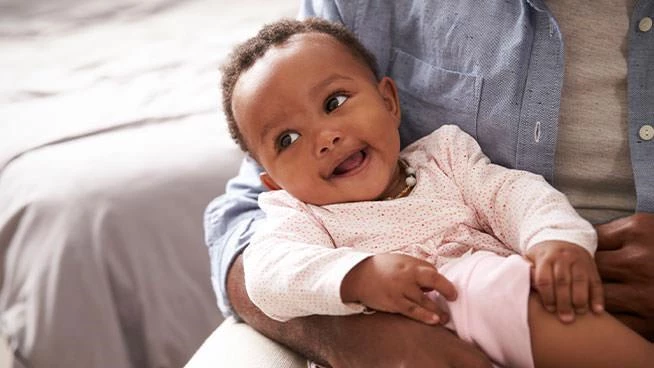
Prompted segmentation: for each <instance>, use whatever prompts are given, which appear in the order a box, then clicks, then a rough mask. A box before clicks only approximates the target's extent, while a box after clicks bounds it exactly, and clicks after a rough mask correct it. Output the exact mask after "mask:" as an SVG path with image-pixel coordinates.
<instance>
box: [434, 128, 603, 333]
mask: <svg viewBox="0 0 654 368" xmlns="http://www.w3.org/2000/svg"><path fill="white" fill-rule="evenodd" d="M441 129H442V130H443V131H442V133H441V134H440V135H439V136H437V137H436V139H438V140H439V141H438V142H436V143H435V144H433V146H435V147H439V149H440V150H441V151H444V152H437V153H438V154H435V155H434V156H435V157H436V159H437V160H439V167H441V168H443V169H444V170H445V171H446V172H447V174H448V175H449V176H450V177H452V178H453V179H454V181H455V182H456V184H457V186H458V187H459V188H460V190H461V194H462V196H463V198H464V200H465V201H466V203H468V204H469V206H470V207H472V208H474V210H475V211H476V214H477V217H478V221H479V223H480V224H481V226H482V227H483V228H484V230H485V231H487V232H489V233H491V234H492V235H494V236H495V237H497V238H498V239H499V240H500V241H501V242H502V243H503V244H505V245H506V246H507V247H508V248H510V249H511V250H513V251H515V252H517V253H519V254H522V255H523V256H527V257H528V258H529V259H531V260H532V262H534V265H535V268H534V273H533V276H534V279H533V281H534V282H535V284H534V287H535V289H537V290H538V291H539V293H540V295H541V298H542V300H543V302H544V303H545V304H544V305H545V306H546V307H549V309H552V307H554V308H553V309H555V310H556V311H558V313H559V318H560V319H561V320H562V321H564V322H570V321H572V320H573V319H574V313H575V312H579V313H582V312H584V311H585V310H588V309H589V304H588V303H589V302H590V304H591V308H590V309H592V310H593V311H596V312H598V311H601V310H602V309H603V297H602V286H601V284H600V282H599V280H600V279H599V277H598V272H597V269H596V267H595V264H594V262H593V259H592V254H593V253H594V252H595V249H596V247H597V235H596V233H595V230H594V229H593V227H592V226H591V225H590V224H589V223H588V222H587V221H585V220H584V219H583V218H581V217H580V216H579V215H578V214H577V213H576V211H575V210H574V208H572V206H571V205H570V203H569V202H568V200H567V199H566V198H565V196H564V195H563V194H562V193H560V192H558V191H557V190H555V189H554V188H553V187H552V186H551V185H549V184H548V183H547V182H546V181H545V180H544V179H543V178H542V177H541V176H539V175H535V174H532V173H528V172H526V171H521V170H511V169H507V168H505V167H502V166H499V165H495V164H492V163H491V162H490V160H489V159H488V158H487V157H486V156H485V155H484V154H483V153H482V151H481V148H479V145H478V144H477V142H476V141H475V140H474V139H473V138H472V137H470V136H469V135H467V134H465V133H463V132H462V131H461V130H460V129H458V128H455V127H444V128H441Z"/></svg>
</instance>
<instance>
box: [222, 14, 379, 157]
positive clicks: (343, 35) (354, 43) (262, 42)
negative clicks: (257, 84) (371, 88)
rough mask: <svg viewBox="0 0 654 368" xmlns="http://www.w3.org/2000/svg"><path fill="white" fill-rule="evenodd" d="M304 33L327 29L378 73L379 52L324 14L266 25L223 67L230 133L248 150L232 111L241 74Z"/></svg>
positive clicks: (327, 32)
mask: <svg viewBox="0 0 654 368" xmlns="http://www.w3.org/2000/svg"><path fill="white" fill-rule="evenodd" d="M302 33H323V34H326V35H329V36H332V37H334V38H335V39H336V40H337V41H339V42H340V43H341V44H343V45H345V46H346V47H347V48H348V49H349V50H350V51H351V52H352V54H353V55H354V56H355V57H356V58H357V59H359V60H360V61H361V62H363V63H364V64H365V65H367V66H368V67H370V69H371V71H372V72H373V74H374V75H375V76H376V77H377V62H376V60H375V56H374V55H373V54H372V53H370V51H368V50H367V49H366V48H365V47H364V46H363V44H361V42H360V41H359V40H358V39H357V38H356V36H354V34H353V33H352V32H350V31H349V30H348V29H347V28H345V27H344V26H343V25H341V24H338V23H332V22H329V21H326V20H324V19H320V18H307V19H305V20H301V21H300V20H292V19H282V20H279V21H277V22H274V23H271V24H267V25H265V26H264V27H263V28H262V29H261V30H260V31H259V33H257V35H256V36H254V37H252V38H250V39H249V40H247V41H245V42H244V43H242V44H240V45H237V46H236V47H235V48H234V50H233V51H232V53H231V54H230V56H229V57H228V58H227V61H226V62H225V63H224V64H223V66H222V68H221V71H222V93H223V111H224V113H225V117H226V118H227V125H228V127H229V133H230V134H231V136H232V139H234V141H235V142H236V143H237V144H238V145H239V146H240V147H241V149H242V150H243V151H245V152H247V151H248V147H247V145H246V143H245V140H244V139H243V136H242V135H241V132H240V130H239V129H238V126H237V124H236V119H235V118H234V112H233V111H232V98H233V93H234V86H235V85H236V82H237V81H238V79H239V78H240V77H241V74H243V72H245V71H247V70H248V69H250V67H252V65H254V63H255V62H256V61H257V60H259V59H260V58H261V57H262V56H263V55H264V54H265V53H266V52H267V51H268V50H269V49H270V48H272V47H274V46H279V45H282V44H284V43H285V42H286V41H287V40H288V39H289V38H290V37H291V36H293V35H296V34H302Z"/></svg>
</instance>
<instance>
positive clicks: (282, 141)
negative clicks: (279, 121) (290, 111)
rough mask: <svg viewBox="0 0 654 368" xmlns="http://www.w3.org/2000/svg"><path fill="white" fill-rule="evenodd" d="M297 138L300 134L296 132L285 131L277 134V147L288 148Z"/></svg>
mask: <svg viewBox="0 0 654 368" xmlns="http://www.w3.org/2000/svg"><path fill="white" fill-rule="evenodd" d="M298 138H300V135H299V134H298V133H296V132H287V133H284V134H282V135H280V136H279V138H277V147H278V148H279V149H280V150H283V149H284V148H288V146H290V145H291V144H293V142H295V141H296V140H297V139H298Z"/></svg>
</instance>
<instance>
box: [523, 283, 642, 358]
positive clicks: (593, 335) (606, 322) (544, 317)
mask: <svg viewBox="0 0 654 368" xmlns="http://www.w3.org/2000/svg"><path fill="white" fill-rule="evenodd" d="M529 327H530V331H531V346H532V353H533V355H534V363H535V366H536V368H547V367H556V368H562V367H575V368H584V367H590V368H602V367H607V368H614V367H621V368H639V367H643V368H646V367H654V345H652V344H651V343H649V342H648V341H647V340H645V339H643V338H642V337H640V335H638V334H637V333H635V332H633V331H632V330H630V329H629V328H628V327H626V326H625V325H623V324H622V323H620V322H619V321H618V320H617V319H615V318H613V317H612V316H611V315H610V314H608V313H602V314H600V315H597V314H594V313H590V312H589V313H586V314H584V315H579V316H576V318H575V321H574V323H571V324H564V323H562V322H560V321H559V319H558V318H557V315H556V314H555V313H549V312H547V310H545V308H544V307H543V305H542V303H541V301H540V298H539V297H538V295H537V294H536V293H535V292H532V293H531V295H530V297H529Z"/></svg>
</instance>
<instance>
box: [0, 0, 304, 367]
mask: <svg viewBox="0 0 654 368" xmlns="http://www.w3.org/2000/svg"><path fill="white" fill-rule="evenodd" d="M297 5H298V4H297V1H296V0H285V1H275V2H267V1H264V0H258V1H255V0H242V1H238V2H233V1H210V0H193V1H167V0H150V1H142V0H117V1H103V0H94V1H82V0H52V1H40V0H28V1H26V0H9V1H8V0H0V55H1V57H0V81H2V83H0V257H1V258H0V260H1V262H0V283H1V285H2V288H1V289H0V313H1V314H0V334H1V335H2V336H4V338H6V339H7V340H8V342H9V345H10V348H11V350H12V351H13V352H14V354H15V361H16V363H15V364H16V366H20V365H24V366H27V367H117V368H120V367H180V366H182V365H183V364H184V363H185V362H186V361H187V360H188V358H190V356H191V355H192V354H193V352H194V351H195V350H196V349H197V348H198V347H199V346H200V344H201V343H202V341H203V340H204V339H205V338H206V337H207V336H208V335H209V334H210V333H211V331H213V330H214V329H215V328H216V326H217V325H218V324H219V323H220V321H221V317H220V315H219V312H218V310H217V307H216V303H215V296H214V293H213V291H212V290H211V286H210V278H209V260H208V255H207V250H206V247H205V245H204V241H203V230H202V212H203V210H204V208H205V206H206V205H207V203H208V202H209V201H210V200H211V199H212V198H214V197H215V196H217V195H219V194H220V193H222V191H223V189H224V184H225V181H226V180H227V179H228V178H229V177H231V176H233V175H234V173H235V172H236V170H237V167H238V164H239V162H240V157H241V153H240V152H239V150H238V148H237V147H236V146H235V145H234V144H233V143H232V142H231V139H230V138H229V137H228V134H227V132H226V129H225V127H224V122H223V118H222V114H221V113H220V112H219V88H218V74H219V73H218V70H217V66H218V65H219V63H220V60H221V59H222V58H223V57H224V56H225V53H226V52H227V51H228V50H229V48H230V47H231V45H233V43H234V42H235V41H236V40H241V39H243V38H245V37H246V36H249V35H251V34H252V33H253V32H254V31H255V30H256V29H257V28H258V27H259V26H260V24H261V23H262V22H265V21H269V20H272V19H276V18H279V17H282V16H287V17H293V16H294V15H295V13H296V11H297V10H296V9H297Z"/></svg>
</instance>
